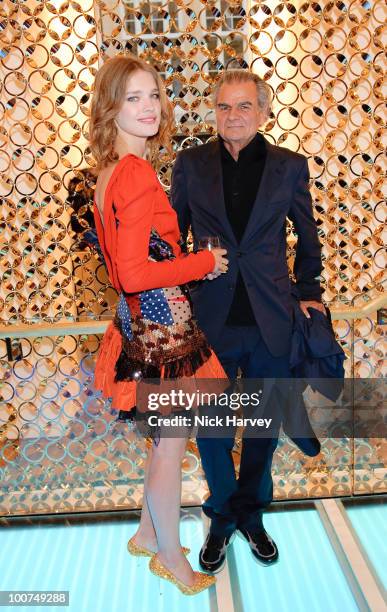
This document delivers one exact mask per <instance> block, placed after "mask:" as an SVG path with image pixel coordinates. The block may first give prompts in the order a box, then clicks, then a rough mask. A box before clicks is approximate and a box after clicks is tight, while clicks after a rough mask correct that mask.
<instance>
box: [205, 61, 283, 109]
mask: <svg viewBox="0 0 387 612" xmlns="http://www.w3.org/2000/svg"><path fill="white" fill-rule="evenodd" d="M248 82H251V83H255V86H256V88H257V99H258V106H259V108H260V110H261V111H263V112H264V113H265V115H266V118H267V117H269V115H270V112H271V104H272V99H273V94H272V91H271V87H270V85H268V83H266V81H264V80H263V79H261V77H259V76H258V75H257V74H254V72H250V71H249V70H225V71H224V72H223V73H222V74H221V76H220V77H219V79H218V80H217V82H216V85H215V88H214V91H213V97H214V101H215V104H216V102H217V99H218V95H219V90H220V88H221V87H222V85H226V84H227V85H229V84H230V83H248Z"/></svg>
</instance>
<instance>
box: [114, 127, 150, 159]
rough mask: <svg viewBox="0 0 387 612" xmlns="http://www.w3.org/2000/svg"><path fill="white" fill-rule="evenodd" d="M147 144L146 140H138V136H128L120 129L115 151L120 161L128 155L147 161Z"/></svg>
mask: <svg viewBox="0 0 387 612" xmlns="http://www.w3.org/2000/svg"><path fill="white" fill-rule="evenodd" d="M146 142H147V139H146V138H138V137H137V136H132V135H131V134H126V133H125V132H123V131H122V130H121V129H120V128H118V134H117V138H116V142H115V146H114V149H115V151H116V152H117V154H118V157H119V159H121V157H124V156H125V155H128V153H132V155H136V156H137V157H142V158H143V159H145V155H146Z"/></svg>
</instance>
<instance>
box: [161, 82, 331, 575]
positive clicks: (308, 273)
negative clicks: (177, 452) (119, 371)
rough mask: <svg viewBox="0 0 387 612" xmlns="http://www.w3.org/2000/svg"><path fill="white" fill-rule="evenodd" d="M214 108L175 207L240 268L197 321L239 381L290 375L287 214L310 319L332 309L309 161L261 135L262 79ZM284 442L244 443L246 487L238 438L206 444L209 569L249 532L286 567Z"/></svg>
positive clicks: (197, 234) (268, 556)
mask: <svg viewBox="0 0 387 612" xmlns="http://www.w3.org/2000/svg"><path fill="white" fill-rule="evenodd" d="M214 101H215V112H216V122H217V130H218V139H217V140H216V141H213V142H210V143H208V144H205V145H202V146H199V147H195V148H191V149H188V150H184V151H182V152H180V153H179V154H178V156H177V159H176V163H175V165H174V169H173V175H172V190H171V199H172V204H173V207H174V208H175V210H176V212H177V214H178V217H179V224H180V229H181V231H182V236H183V239H186V237H187V232H188V229H189V227H191V229H192V234H193V238H194V242H195V244H197V243H198V241H199V239H200V238H203V237H204V236H219V238H220V242H221V246H222V247H224V248H225V249H227V257H228V259H229V270H228V273H227V274H223V275H221V276H219V277H217V278H216V279H215V280H211V282H209V280H204V281H202V282H200V283H198V284H197V285H196V286H195V287H194V288H193V289H192V292H191V295H192V300H193V303H194V312H195V315H196V318H197V319H198V321H199V324H200V326H201V328H202V329H203V331H204V332H205V333H206V334H207V337H208V339H209V341H210V343H211V344H212V346H213V348H214V350H215V352H216V353H217V355H218V357H219V359H220V361H221V362H222V365H223V367H224V368H225V370H226V372H227V374H228V376H229V377H230V378H236V376H237V373H238V370H240V371H241V373H242V376H243V377H246V378H267V379H271V378H275V377H278V378H288V377H290V376H291V374H290V370H289V354H290V341H291V331H292V318H291V295H290V286H291V285H290V279H289V275H288V267H287V261H286V217H288V218H289V219H291V220H292V221H293V223H294V227H295V231H296V233H297V236H298V241H297V251H296V258H295V265H294V273H295V277H296V281H297V283H296V286H297V291H298V294H299V299H300V305H301V308H302V311H303V312H304V314H305V316H307V317H309V313H308V310H307V309H308V307H314V308H316V309H318V310H321V311H322V312H324V306H323V305H322V304H321V301H320V300H321V289H320V284H319V280H318V279H319V275H320V272H321V252H320V251H321V246H320V243H319V241H318V236H317V227H316V223H315V220H314V218H313V212H312V202H311V196H310V193H309V191H308V181H309V171H308V164H307V159H306V157H305V156H304V155H301V154H299V153H295V152H292V151H290V150H288V149H285V148H281V147H278V146H275V145H272V144H271V143H269V142H268V141H267V140H266V139H265V138H264V137H263V136H262V135H261V134H260V133H257V130H258V129H259V128H260V127H261V126H262V125H263V124H264V123H265V122H266V121H267V119H268V117H269V114H270V107H271V90H270V87H269V86H268V85H267V84H266V83H265V82H264V81H263V80H262V79H260V78H259V77H258V76H257V75H255V74H252V73H250V72H248V71H244V70H235V71H227V72H225V73H223V75H222V76H221V77H220V79H219V81H218V83H217V86H216V90H215V93H214ZM270 410H272V411H276V410H277V406H274V407H273V405H272V406H270ZM279 411H280V406H278V413H279ZM277 421H278V419H277ZM279 423H280V421H279ZM278 427H279V425H278ZM277 434H278V431H277ZM277 434H276V435H274V437H272V438H258V437H248V438H244V439H243V443H242V450H241V461H240V472H239V479H238V480H236V476H235V471H234V465H233V461H232V455H231V451H232V448H233V444H234V439H233V438H232V437H231V438H218V439H208V438H198V448H199V452H200V455H201V459H202V465H203V468H204V471H205V474H206V478H207V481H208V484H209V489H210V497H209V498H208V499H207V500H206V502H205V504H204V505H203V511H204V512H205V514H207V516H209V517H210V518H211V525H210V529H209V533H208V536H207V538H206V541H205V543H204V545H203V547H202V550H201V552H200V564H201V566H202V567H203V568H204V569H206V570H207V571H213V572H216V571H220V569H221V568H222V567H223V564H224V562H225V557H226V549H227V546H228V544H229V543H230V539H231V536H232V535H233V533H234V532H235V531H236V530H237V529H238V530H239V532H240V533H241V534H242V535H243V536H244V537H245V539H246V540H247V541H248V543H249V545H250V548H251V551H252V553H253V555H254V557H255V558H256V559H257V560H258V561H260V562H261V563H263V564H265V565H270V564H271V563H273V562H274V561H276V560H277V558H278V550H277V546H276V544H275V542H274V541H273V540H272V538H270V536H269V535H268V534H267V532H266V531H265V529H264V527H263V522H262V511H263V509H264V508H267V506H268V505H269V504H270V503H271V501H272V498H273V483H272V478H271V464H272V457H273V453H274V450H275V448H276V446H277V442H278V435H277Z"/></svg>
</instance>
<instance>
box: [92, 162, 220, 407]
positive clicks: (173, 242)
mask: <svg viewBox="0 0 387 612" xmlns="http://www.w3.org/2000/svg"><path fill="white" fill-rule="evenodd" d="M94 216H95V224H96V230H97V235H98V241H99V244H100V247H101V250H102V252H103V255H104V258H105V262H106V266H107V270H108V274H109V279H110V282H111V283H112V285H113V286H114V288H115V289H116V290H117V291H118V292H119V293H120V294H121V295H123V296H124V299H125V301H126V303H127V304H128V306H129V308H130V314H131V317H132V318H131V321H130V322H131V324H132V329H133V330H134V332H135V333H137V336H135V337H134V338H133V339H132V340H131V339H130V338H127V337H125V336H124V334H123V327H124V324H123V322H122V321H121V323H122V325H121V324H120V322H118V324H117V321H116V320H115V321H114V322H112V323H110V325H109V327H108V329H107V330H106V333H105V335H104V337H103V339H102V343H101V347H100V351H99V354H98V357H97V364H96V369H95V375H94V384H95V387H96V389H97V390H100V391H102V394H103V396H104V397H105V398H112V407H113V408H115V409H117V410H120V411H128V410H129V411H130V410H132V409H133V408H135V407H136V386H137V381H136V379H135V378H133V377H131V376H125V375H122V373H120V376H118V373H117V368H118V367H119V369H120V372H121V371H122V370H125V365H126V364H125V360H127V359H129V358H128V357H127V356H128V355H129V356H131V355H133V354H135V355H136V359H137V360H138V350H137V349H138V347H139V345H140V344H141V343H142V344H141V346H142V347H143V346H148V345H149V346H152V352H151V353H150V355H151V357H152V356H154V355H158V356H159V362H160V363H158V365H159V366H160V376H161V377H168V375H167V374H166V371H167V370H168V363H169V364H170V363H171V359H172V360H173V359H175V361H174V366H173V368H172V369H171V371H172V370H174V371H175V372H184V371H189V372H190V376H191V377H192V376H193V377H195V378H226V374H225V372H224V370H223V368H222V366H221V364H220V362H219V361H218V359H217V357H216V355H215V354H214V353H213V351H212V350H211V349H209V347H204V350H203V338H204V336H203V337H202V336H201V334H202V332H201V331H200V330H199V329H198V328H197V326H196V322H195V320H194V319H193V317H192V313H191V309H190V304H189V301H188V299H187V298H185V297H184V293H182V292H181V291H180V287H181V286H183V285H184V284H185V283H188V282H190V281H193V280H200V279H201V278H203V276H205V275H206V274H208V273H209V272H211V271H212V270H213V268H214V256H213V254H212V253H211V252H210V251H201V252H199V253H191V254H188V255H187V254H185V253H182V251H181V248H180V246H179V244H178V241H179V238H180V232H179V227H178V222H177V215H176V212H175V211H174V210H173V208H172V207H171V205H170V203H169V201H168V198H167V196H166V194H165V192H164V190H163V188H162V186H161V184H160V182H159V180H158V178H157V175H156V173H155V171H154V170H153V168H152V166H151V165H150V164H149V163H148V162H147V161H145V160H144V159H141V158H139V157H137V156H135V155H132V154H128V155H126V156H125V157H123V158H122V159H121V160H120V161H119V162H118V163H117V165H116V167H115V168H114V170H113V173H112V175H111V177H110V180H109V183H108V185H107V188H106V192H105V200H104V211H103V223H102V220H101V217H100V214H99V211H98V208H97V206H96V205H95V204H94ZM152 232H153V233H154V232H156V234H157V235H158V236H159V237H160V238H161V239H162V240H163V241H165V243H166V244H167V247H169V248H170V249H171V253H173V254H172V258H170V259H165V260H162V261H154V260H152V258H151V257H150V255H149V251H150V236H151V233H152ZM155 289H162V291H163V293H162V297H163V300H164V302H165V310H167V311H168V314H169V318H170V319H171V317H172V318H173V319H174V325H172V326H171V325H170V324H169V325H168V324H166V325H163V324H160V323H159V324H157V325H155V324H153V323H152V320H150V321H148V320H147V315H146V314H145V315H144V311H145V312H147V311H146V309H144V303H145V304H146V300H145V299H143V298H148V297H149V298H150V299H151V302H152V295H153V294H152V292H151V291H149V290H155ZM153 302H154V300H153ZM156 312H158V311H157V307H156ZM182 313H183V314H182ZM116 316H117V315H116ZM149 316H150V317H151V315H149ZM151 318H152V317H151ZM183 319H184V326H185V327H184V329H185V330H189V331H188V333H185V334H175V335H174V340H175V339H176V338H177V341H176V342H173V343H169V345H168V342H167V340H166V337H167V336H166V334H167V332H168V331H169V329H174V330H176V329H177V330H178V331H180V330H181V329H183V327H182V325H183V323H182V321H183ZM154 320H155V319H154V318H153V321H154ZM161 320H163V319H161ZM170 323H171V321H170ZM187 326H188V327H187ZM129 327H130V325H129ZM156 328H157V329H156ZM155 329H156V332H155V331H154V330H155ZM141 330H146V332H147V333H149V334H150V338H151V340H152V342H148V343H147V342H144V341H143V340H144V339H143V338H142V337H141V333H142V331H141ZM160 330H161V333H160ZM163 330H165V334H164V333H163ZM191 332H192V334H191ZM144 333H145V332H144ZM191 335H192V338H191V337H190V336H191ZM183 336H185V337H184V338H183ZM194 336H195V341H194V340H193V337H194ZM148 340H149V338H148ZM190 342H194V346H193V350H194V353H192V352H191V353H190V354H191V356H192V354H195V359H194V360H192V359H191V363H190V364H188V365H189V367H188V370H187V367H186V366H187V361H184V359H186V356H187V355H186V353H187V346H189V344H190ZM166 345H168V347H169V351H166V350H165V346H166ZM136 350H137V353H136ZM184 351H185V353H184ZM195 351H196V352H195ZM174 352H175V353H176V355H174V354H173V353H174ZM180 357H181V359H180ZM163 359H164V360H165V362H163ZM168 360H169V361H168ZM145 361H147V359H145ZM149 361H151V359H149ZM167 362H168V363H167ZM135 363H137V361H136V362H135ZM118 364H120V365H119V366H118ZM179 364H180V365H179ZM182 364H183V367H181V365H182ZM140 367H141V366H140ZM166 368H167V369H166ZM145 369H146V368H145ZM177 377H179V376H177ZM183 377H184V374H183ZM125 378H126V379H125ZM172 378H174V376H172Z"/></svg>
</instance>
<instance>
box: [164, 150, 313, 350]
mask: <svg viewBox="0 0 387 612" xmlns="http://www.w3.org/2000/svg"><path fill="white" fill-rule="evenodd" d="M266 146H267V157H266V163H265V167H264V170H263V174H262V179H261V183H260V186H259V189H258V193H257V196H256V199H255V202H254V205H253V208H252V211H251V215H250V218H249V221H248V224H247V226H246V230H245V232H244V235H243V237H242V240H241V242H240V244H239V245H238V244H237V241H236V239H235V236H234V233H233V230H232V227H231V225H230V223H229V220H228V217H227V213H226V207H225V203H224V196H223V180H222V167H221V158H220V151H219V142H218V141H213V142H211V143H208V144H205V145H201V146H199V147H193V148H190V149H186V150H184V151H181V152H180V153H179V154H178V156H177V159H176V162H175V164H174V168H173V174H172V188H171V201H172V206H173V207H174V209H175V210H176V212H177V215H178V219H179V225H180V229H181V232H182V237H183V239H184V240H186V238H187V233H188V229H189V227H190V226H191V229H192V234H193V237H194V241H195V243H197V241H198V240H199V239H200V238H201V237H203V236H219V237H220V239H221V244H222V246H223V247H224V248H226V249H227V251H228V258H229V262H230V263H229V270H228V272H227V274H221V275H220V276H219V277H218V278H217V279H215V280H212V281H208V280H204V281H200V282H199V283H197V284H196V285H195V286H194V287H193V288H192V291H191V296H192V300H193V303H194V313H195V316H196V318H197V320H198V322H199V325H200V326H201V328H202V329H203V331H204V332H205V334H206V335H207V337H208V339H209V342H210V343H211V344H212V345H213V346H214V348H215V350H216V340H217V338H218V337H219V335H220V333H221V331H222V328H223V326H224V324H225V321H226V318H227V315H228V312H229V309H230V306H231V302H232V298H233V294H234V290H235V284H236V279H237V275H238V270H240V272H241V274H242V277H243V279H244V282H245V284H246V288H247V291H248V294H249V298H250V301H251V305H252V309H253V312H254V316H255V318H256V321H257V324H258V325H259V327H260V330H261V333H262V336H263V338H264V340H265V342H266V344H267V346H268V348H269V350H270V352H271V353H272V354H273V355H274V356H280V355H285V354H287V353H289V352H290V339H291V332H292V306H291V295H290V280H289V275H288V266H287V261H286V231H285V230H286V217H289V219H291V220H292V221H293V223H294V227H295V231H296V233H297V236H298V241H297V250H296V258H295V264H294V272H295V276H296V280H297V291H298V294H299V296H300V299H303V300H320V298H321V289H320V283H319V281H318V280H316V277H319V275H320V273H321V268H322V266H321V245H320V243H319V240H318V236H317V226H316V222H315V220H314V217H313V211H312V199H311V196H310V192H309V189H308V181H309V170H308V164H307V159H306V157H305V156H304V155H301V154H299V153H294V152H293V151H290V150H289V149H285V148H282V147H278V146H275V145H272V144H271V143H269V142H268V141H267V140H266Z"/></svg>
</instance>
